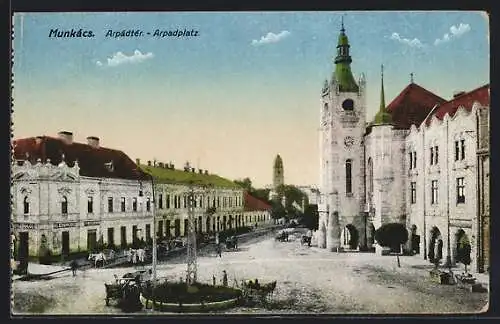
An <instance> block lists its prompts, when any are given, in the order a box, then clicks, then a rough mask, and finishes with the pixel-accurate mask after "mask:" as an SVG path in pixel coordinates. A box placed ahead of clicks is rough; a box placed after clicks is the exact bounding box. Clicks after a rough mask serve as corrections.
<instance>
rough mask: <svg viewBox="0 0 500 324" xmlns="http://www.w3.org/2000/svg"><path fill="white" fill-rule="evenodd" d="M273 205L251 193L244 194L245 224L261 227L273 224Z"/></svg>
mask: <svg viewBox="0 0 500 324" xmlns="http://www.w3.org/2000/svg"><path fill="white" fill-rule="evenodd" d="M271 209H272V207H271V205H270V204H268V203H267V202H265V201H263V200H260V199H258V198H256V197H254V196H252V195H251V194H250V193H248V192H245V193H244V218H245V224H247V225H249V226H255V227H257V226H260V225H264V224H271V223H272V218H271Z"/></svg>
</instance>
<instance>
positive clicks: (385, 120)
mask: <svg viewBox="0 0 500 324" xmlns="http://www.w3.org/2000/svg"><path fill="white" fill-rule="evenodd" d="M381 80H382V82H381V87H380V108H379V111H378V113H377V114H376V115H375V119H374V120H373V124H375V125H382V124H391V123H392V116H391V114H390V113H389V112H387V109H386V106H385V93H384V66H383V65H382V66H381Z"/></svg>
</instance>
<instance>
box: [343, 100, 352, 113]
mask: <svg viewBox="0 0 500 324" xmlns="http://www.w3.org/2000/svg"><path fill="white" fill-rule="evenodd" d="M342 109H344V110H349V111H350V110H354V101H353V100H352V99H346V100H344V102H343V103H342Z"/></svg>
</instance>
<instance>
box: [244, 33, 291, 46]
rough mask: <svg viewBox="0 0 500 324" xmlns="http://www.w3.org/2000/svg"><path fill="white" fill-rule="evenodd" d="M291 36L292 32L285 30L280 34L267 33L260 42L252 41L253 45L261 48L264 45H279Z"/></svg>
mask: <svg viewBox="0 0 500 324" xmlns="http://www.w3.org/2000/svg"><path fill="white" fill-rule="evenodd" d="M289 35H290V32H289V31H287V30H283V31H282V32H280V33H279V34H274V33H267V35H266V36H262V37H261V38H260V39H259V40H256V39H254V40H253V41H252V45H254V46H259V45H264V44H271V43H277V42H279V41H280V40H282V39H284V38H285V37H287V36H289Z"/></svg>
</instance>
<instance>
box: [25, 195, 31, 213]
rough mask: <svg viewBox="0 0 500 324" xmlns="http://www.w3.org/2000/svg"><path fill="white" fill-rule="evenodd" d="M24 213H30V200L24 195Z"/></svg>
mask: <svg viewBox="0 0 500 324" xmlns="http://www.w3.org/2000/svg"><path fill="white" fill-rule="evenodd" d="M24 213H25V214H29V213H30V201H29V199H28V197H24Z"/></svg>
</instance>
